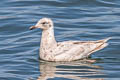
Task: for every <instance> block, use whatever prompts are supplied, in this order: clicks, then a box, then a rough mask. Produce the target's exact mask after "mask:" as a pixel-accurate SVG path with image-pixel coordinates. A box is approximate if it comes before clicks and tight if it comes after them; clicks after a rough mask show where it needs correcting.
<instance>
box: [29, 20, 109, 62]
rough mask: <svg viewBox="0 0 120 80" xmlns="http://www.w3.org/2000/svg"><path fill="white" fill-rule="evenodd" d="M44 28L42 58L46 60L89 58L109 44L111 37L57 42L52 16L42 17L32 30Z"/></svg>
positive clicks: (40, 53)
mask: <svg viewBox="0 0 120 80" xmlns="http://www.w3.org/2000/svg"><path fill="white" fill-rule="evenodd" d="M35 28H40V29H41V30H42V36H41V42H40V52H39V55H40V58H41V59H42V60H46V61H74V60H79V59H84V58H87V57H88V56H89V55H91V54H92V53H93V52H96V51H98V50H101V49H103V48H104V47H106V46H107V45H108V43H107V41H108V40H109V39H110V38H106V39H102V40H97V41H63V42H57V41H56V39H55V36H54V25H53V21H52V20H51V19H50V18H42V19H40V20H39V21H38V22H37V24H36V25H35V26H31V27H30V30H32V29H35Z"/></svg>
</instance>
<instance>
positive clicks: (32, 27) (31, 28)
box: [29, 26, 37, 30]
mask: <svg viewBox="0 0 120 80" xmlns="http://www.w3.org/2000/svg"><path fill="white" fill-rule="evenodd" d="M35 28H37V27H36V26H31V27H30V28H29V29H30V30H33V29H35Z"/></svg>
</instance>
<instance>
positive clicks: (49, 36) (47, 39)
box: [41, 27, 57, 47]
mask: <svg viewBox="0 0 120 80" xmlns="http://www.w3.org/2000/svg"><path fill="white" fill-rule="evenodd" d="M55 44H57V43H56V40H55V36H54V29H53V27H52V28H49V29H48V30H43V31H42V38H41V46H42V47H43V46H47V47H51V46H52V45H55Z"/></svg>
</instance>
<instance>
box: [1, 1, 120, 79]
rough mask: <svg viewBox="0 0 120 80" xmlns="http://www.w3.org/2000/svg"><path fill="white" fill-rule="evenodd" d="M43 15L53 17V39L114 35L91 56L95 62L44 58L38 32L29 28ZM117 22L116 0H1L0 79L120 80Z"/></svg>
mask: <svg viewBox="0 0 120 80" xmlns="http://www.w3.org/2000/svg"><path fill="white" fill-rule="evenodd" d="M43 17H49V18H51V19H52V20H53V21H54V25H55V36H56V40H57V41H64V40H98V39H103V38H106V37H113V39H112V40H110V41H109V43H110V45H109V46H108V47H107V48H105V49H103V50H101V51H98V52H96V53H94V54H93V55H91V57H90V58H89V59H93V60H97V62H96V63H87V62H82V61H73V62H65V63H54V62H44V61H41V60H40V59H39V45H40V37H41V30H39V29H36V30H32V31H30V30H29V27H30V26H32V25H35V24H36V22H37V21H38V20H39V19H40V18H43ZM119 23H120V1H119V0H1V2H0V64H1V66H0V80H119V78H120V54H119V53H120V49H119V48H120V37H119V36H120V26H119Z"/></svg>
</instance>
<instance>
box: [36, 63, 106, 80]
mask: <svg viewBox="0 0 120 80" xmlns="http://www.w3.org/2000/svg"><path fill="white" fill-rule="evenodd" d="M100 68H101V67H99V66H95V65H92V64H91V63H88V62H85V61H73V62H44V61H42V62H40V73H41V74H40V76H39V77H38V79H37V80H48V79H54V80H57V78H59V80H61V79H62V80H63V79H73V80H104V79H103V78H95V76H96V75H97V76H99V75H104V74H103V73H102V72H100V71H99V69H100ZM93 77H94V78H93ZM55 78H56V79H55Z"/></svg>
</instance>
